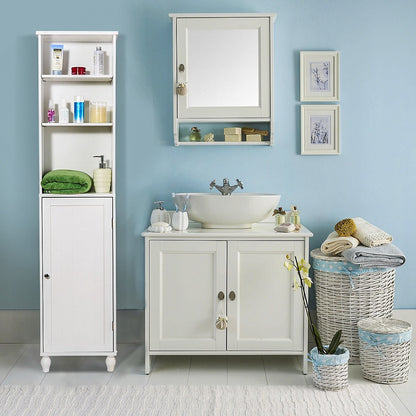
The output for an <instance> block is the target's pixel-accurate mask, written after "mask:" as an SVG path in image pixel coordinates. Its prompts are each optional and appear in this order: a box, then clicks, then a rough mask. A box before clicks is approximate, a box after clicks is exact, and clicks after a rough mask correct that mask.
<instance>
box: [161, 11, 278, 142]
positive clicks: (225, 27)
mask: <svg viewBox="0 0 416 416" xmlns="http://www.w3.org/2000/svg"><path fill="white" fill-rule="evenodd" d="M169 16H170V17H171V19H172V25H173V113H174V115H173V118H174V123H173V126H174V144H175V146H180V145H184V144H189V143H192V144H193V145H194V144H207V143H209V144H210V145H213V144H230V143H232V144H233V145H239V144H240V145H242V144H243V145H252V144H253V145H259V144H261V145H272V144H273V133H274V131H273V130H274V122H273V118H274V108H273V49H274V48H273V42H274V21H275V19H276V15H275V14H273V13H269V14H265V13H238V14H235V13H225V14H224V13H222V14H218V13H214V14H213V13H209V14H203V13H197V14H189V13H185V14H170V15H169ZM225 129H226V130H225ZM233 129H234V130H233ZM193 133H198V134H197V135H195V134H193ZM198 135H200V136H201V137H200V139H199V137H196V136H198ZM207 135H208V136H207ZM233 136H234V137H233Z"/></svg>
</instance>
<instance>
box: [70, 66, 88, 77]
mask: <svg viewBox="0 0 416 416" xmlns="http://www.w3.org/2000/svg"><path fill="white" fill-rule="evenodd" d="M85 69H86V68H85V66H73V67H71V73H72V75H85Z"/></svg>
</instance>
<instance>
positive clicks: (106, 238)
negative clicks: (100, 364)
mask: <svg viewBox="0 0 416 416" xmlns="http://www.w3.org/2000/svg"><path fill="white" fill-rule="evenodd" d="M42 217H43V218H42V220H43V221H42V224H43V225H42V240H43V244H42V245H43V250H42V251H43V265H42V277H41V291H42V345H43V347H42V350H43V352H44V353H57V354H62V355H64V354H65V353H68V354H71V353H75V354H77V353H81V352H82V353H93V352H105V351H113V350H114V341H113V339H114V338H113V328H112V327H113V290H114V289H113V279H112V274H113V261H112V258H113V249H112V241H113V239H112V232H113V231H112V201H111V199H110V198H44V199H43V203H42Z"/></svg>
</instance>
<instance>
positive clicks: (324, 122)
mask: <svg viewBox="0 0 416 416" xmlns="http://www.w3.org/2000/svg"><path fill="white" fill-rule="evenodd" d="M301 154H302V155H339V154H340V106H339V105H338V104H333V105H301Z"/></svg>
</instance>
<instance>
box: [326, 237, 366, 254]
mask: <svg viewBox="0 0 416 416" xmlns="http://www.w3.org/2000/svg"><path fill="white" fill-rule="evenodd" d="M359 243H360V242H359V241H358V240H357V239H356V238H354V237H351V236H350V237H340V236H339V235H338V233H337V232H336V231H333V232H332V233H331V234H329V236H328V237H327V238H326V240H325V241H324V242H323V243H322V245H321V251H322V253H325V254H334V255H335V254H340V253H341V252H343V251H344V250H347V249H349V248H353V247H357V246H358V244H359Z"/></svg>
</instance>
